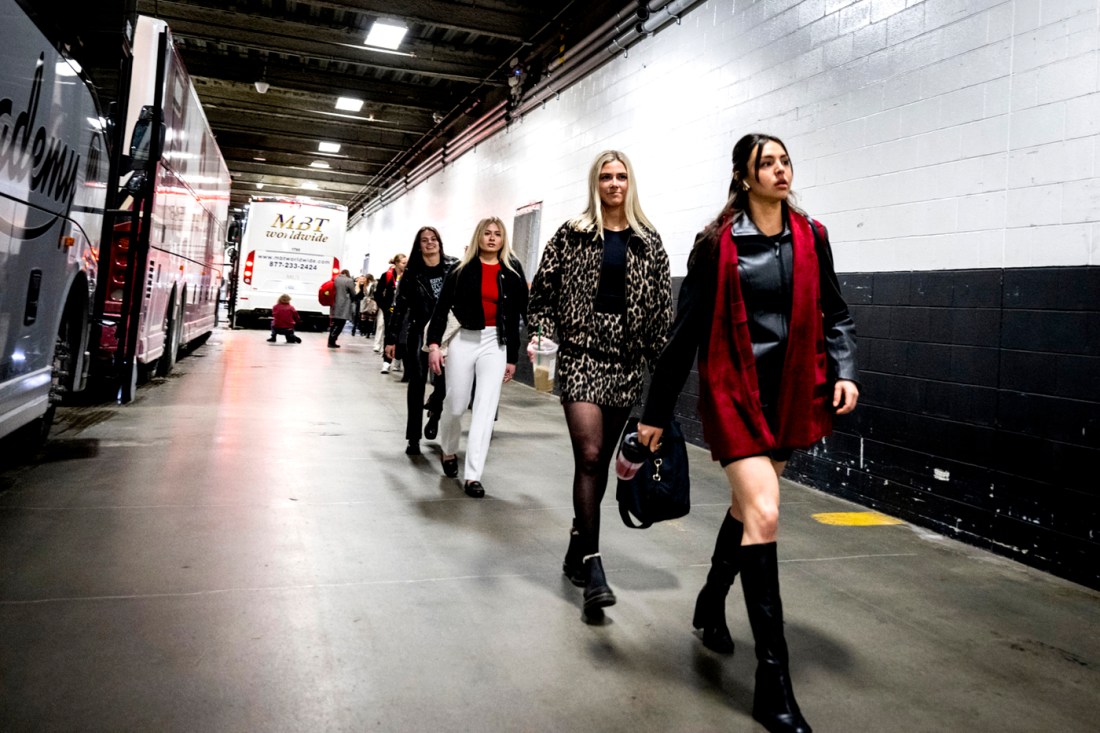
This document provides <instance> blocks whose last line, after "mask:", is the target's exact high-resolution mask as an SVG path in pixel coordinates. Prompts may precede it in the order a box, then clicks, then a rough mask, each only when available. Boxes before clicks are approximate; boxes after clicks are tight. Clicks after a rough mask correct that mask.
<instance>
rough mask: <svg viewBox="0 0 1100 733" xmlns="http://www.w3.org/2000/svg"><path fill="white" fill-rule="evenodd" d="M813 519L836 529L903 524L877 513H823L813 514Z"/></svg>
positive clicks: (898, 520)
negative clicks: (836, 527)
mask: <svg viewBox="0 0 1100 733" xmlns="http://www.w3.org/2000/svg"><path fill="white" fill-rule="evenodd" d="M813 517H814V519H816V520H817V521H819V522H821V523H822V524H831V525H835V526H838V527H879V526H883V525H888V524H905V522H903V521H902V520H900V519H894V518H893V517H888V516H886V515H885V514H879V513H878V512H823V513H821V514H814V515H813Z"/></svg>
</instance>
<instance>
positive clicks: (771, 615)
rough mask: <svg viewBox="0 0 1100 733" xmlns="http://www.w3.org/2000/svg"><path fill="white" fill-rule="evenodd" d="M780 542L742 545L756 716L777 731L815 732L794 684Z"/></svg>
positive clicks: (742, 583) (753, 708) (743, 583)
mask: <svg viewBox="0 0 1100 733" xmlns="http://www.w3.org/2000/svg"><path fill="white" fill-rule="evenodd" d="M775 547H776V546H775V543H774V542H769V543H767V544H764V545H744V546H742V547H741V586H742V588H743V589H744V591H745V607H746V609H747V610H748V613H749V624H750V625H751V626H752V636H753V639H754V640H755V642H756V662H757V664H756V691H755V693H754V694H753V700H752V717H753V718H754V719H756V720H757V721H758V722H759V723H760V724H761V725H763V726H764V727H765V728H767V729H768V730H769V731H771V733H811V729H810V724H809V723H807V722H806V719H805V718H803V717H802V711H801V710H799V709H798V703H797V702H795V699H794V690H793V689H792V688H791V673H790V669H789V666H788V657H787V640H786V638H785V637H784V636H783V601H782V600H781V599H780V597H779V562H778V560H777V558H776V551H775Z"/></svg>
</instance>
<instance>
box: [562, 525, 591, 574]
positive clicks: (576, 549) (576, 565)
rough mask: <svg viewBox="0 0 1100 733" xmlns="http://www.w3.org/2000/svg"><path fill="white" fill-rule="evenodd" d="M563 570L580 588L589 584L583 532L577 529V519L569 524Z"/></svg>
mask: <svg viewBox="0 0 1100 733" xmlns="http://www.w3.org/2000/svg"><path fill="white" fill-rule="evenodd" d="M561 571H562V572H563V573H565V577H567V578H569V582H570V583H572V584H573V585H575V586H577V587H578V588H583V587H584V586H586V585H588V573H587V572H585V565H584V549H583V548H582V547H581V533H580V532H578V531H577V520H576V518H574V519H573V524H572V525H570V526H569V547H568V549H566V551H565V560H564V561H562V564H561Z"/></svg>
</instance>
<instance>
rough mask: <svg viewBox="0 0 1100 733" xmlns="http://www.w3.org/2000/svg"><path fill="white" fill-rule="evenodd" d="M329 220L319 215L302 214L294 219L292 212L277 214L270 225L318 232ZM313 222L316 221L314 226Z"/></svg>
mask: <svg viewBox="0 0 1100 733" xmlns="http://www.w3.org/2000/svg"><path fill="white" fill-rule="evenodd" d="M330 221H332V219H325V218H322V217H319V216H303V217H302V218H301V219H300V220H297V221H295V219H294V215H293V214H291V215H290V216H284V215H283V214H277V215H276V216H275V221H274V222H272V224H271V226H272V227H278V228H279V229H295V230H297V231H299V232H305V231H309V230H310V229H312V230H313V231H315V232H320V231H321V229H322V228H323V227H324V226H325V224H326V223H328V222H330ZM314 222H316V226H314Z"/></svg>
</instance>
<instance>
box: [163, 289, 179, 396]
mask: <svg viewBox="0 0 1100 733" xmlns="http://www.w3.org/2000/svg"><path fill="white" fill-rule="evenodd" d="M179 303H180V305H177V301H176V295H175V293H173V294H172V298H171V299H170V300H169V301H168V307H167V308H166V309H165V311H164V351H163V352H161V355H160V358H159V359H157V376H160V377H167V376H168V375H169V374H170V373H171V371H172V367H174V366H175V365H176V359H177V358H178V357H179V351H180V332H181V331H182V330H183V317H182V316H183V307H182V303H183V298H180V299H179Z"/></svg>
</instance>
